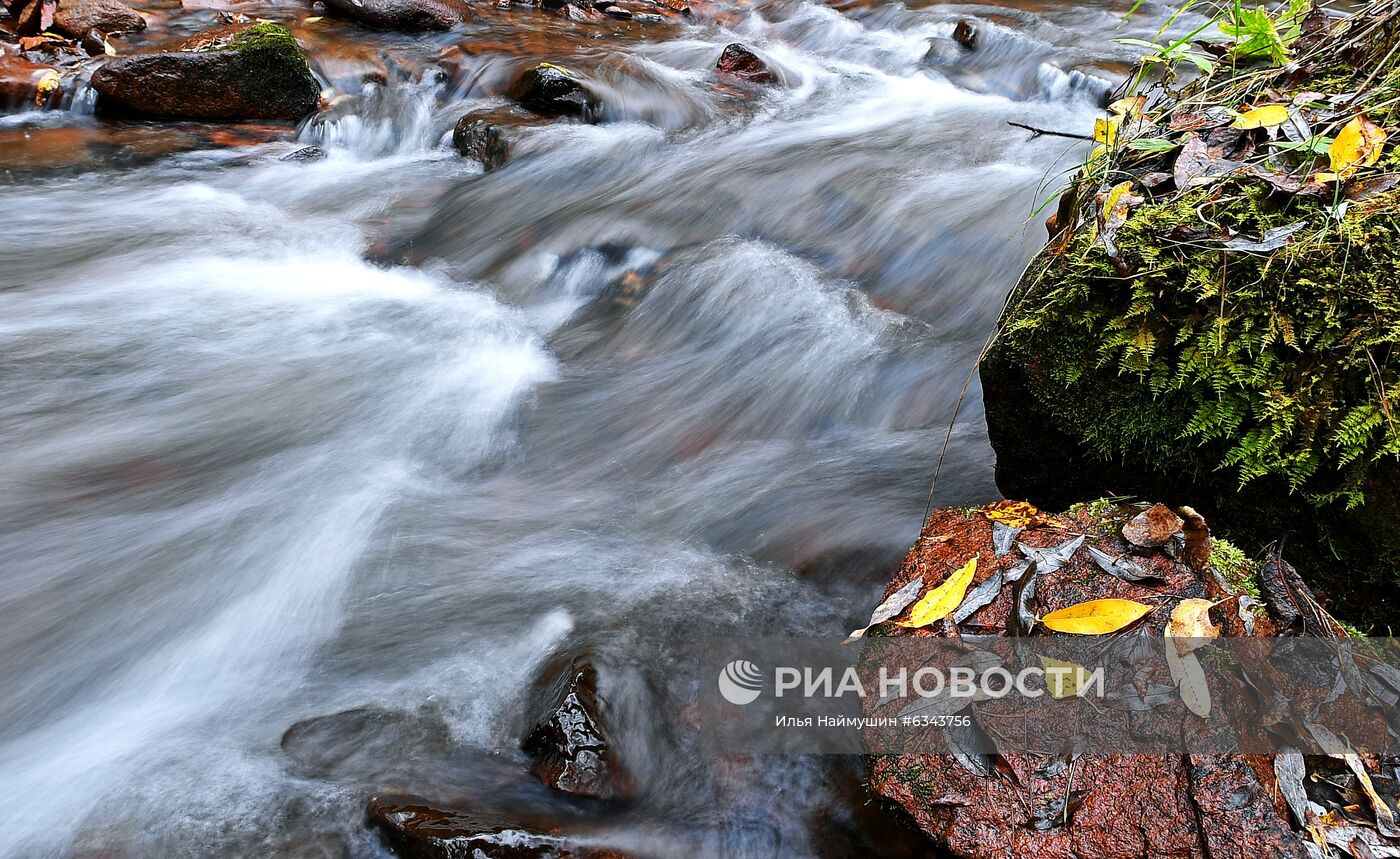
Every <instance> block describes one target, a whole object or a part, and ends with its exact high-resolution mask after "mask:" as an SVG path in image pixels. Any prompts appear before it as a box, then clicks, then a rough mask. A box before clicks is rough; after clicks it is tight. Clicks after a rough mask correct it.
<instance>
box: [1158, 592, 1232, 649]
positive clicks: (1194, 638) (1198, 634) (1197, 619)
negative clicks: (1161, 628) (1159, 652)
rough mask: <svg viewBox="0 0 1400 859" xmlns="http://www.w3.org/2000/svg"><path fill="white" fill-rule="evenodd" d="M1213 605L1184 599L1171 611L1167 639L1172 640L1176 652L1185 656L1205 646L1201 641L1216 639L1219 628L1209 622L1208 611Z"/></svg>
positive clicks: (1204, 601) (1203, 601) (1207, 601)
mask: <svg viewBox="0 0 1400 859" xmlns="http://www.w3.org/2000/svg"><path fill="white" fill-rule="evenodd" d="M1214 605H1215V603H1213V602H1211V601H1210V600H1203V599H1185V600H1182V601H1181V602H1179V603H1177V605H1176V608H1174V609H1172V616H1171V620H1168V621H1167V638H1170V639H1173V642H1172V644H1173V646H1174V647H1175V648H1176V652H1177V653H1179V654H1181V655H1182V656H1185V655H1186V654H1188V653H1190V652H1191V651H1193V650H1196V649H1198V648H1200V647H1201V646H1202V645H1204V644H1205V641H1203V640H1202V639H1206V638H1218V637H1219V636H1220V627H1218V626H1216V625H1215V624H1213V623H1211V622H1210V610H1211V608H1212V607H1213V606H1214Z"/></svg>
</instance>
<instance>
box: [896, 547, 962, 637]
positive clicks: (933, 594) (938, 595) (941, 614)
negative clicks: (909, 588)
mask: <svg viewBox="0 0 1400 859" xmlns="http://www.w3.org/2000/svg"><path fill="white" fill-rule="evenodd" d="M976 573H977V558H976V557H973V559H972V560H970V561H968V562H967V563H966V564H963V566H962V569H960V570H958V571H957V572H956V573H953V574H952V575H951V576H949V577H948V579H947V580H946V581H945V582H943V584H941V585H939V586H938V587H936V588H934V589H933V590H931V591H929V592H928V593H926V594H924V597H923V599H921V600H919V601H918V602H916V603H914V607H913V608H912V609H910V610H909V619H908V620H902V621H900V622H899V625H900V626H907V627H910V628H915V627H920V626H928V625H929V624H931V623H934V622H936V621H940V620H942V619H943V618H945V617H947V616H948V615H949V614H951V613H952V611H953V609H955V608H957V607H958V606H960V605H962V601H963V597H965V596H967V586H968V585H970V584H972V577H973V576H974V575H976Z"/></svg>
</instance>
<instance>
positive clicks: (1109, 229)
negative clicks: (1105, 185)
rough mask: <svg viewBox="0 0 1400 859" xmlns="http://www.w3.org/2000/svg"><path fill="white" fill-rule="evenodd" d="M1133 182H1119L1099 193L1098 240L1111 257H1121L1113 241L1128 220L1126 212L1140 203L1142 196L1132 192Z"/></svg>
mask: <svg viewBox="0 0 1400 859" xmlns="http://www.w3.org/2000/svg"><path fill="white" fill-rule="evenodd" d="M1132 191H1133V183H1132V182H1131V181H1128V182H1119V183H1118V184H1117V185H1114V186H1113V187H1112V188H1109V189H1108V191H1106V192H1104V193H1103V194H1101V195H1099V198H1098V202H1099V241H1100V242H1102V243H1103V246H1104V250H1106V251H1107V252H1108V255H1109V257H1110V258H1112V259H1119V258H1121V256H1122V255H1121V254H1119V253H1118V246H1117V245H1115V244H1114V243H1113V240H1114V238H1115V237H1116V236H1117V235H1118V230H1119V228H1120V227H1122V226H1123V225H1124V224H1125V223H1127V222H1128V212H1129V211H1131V210H1132V208H1133V206H1137V205H1139V204H1141V203H1142V201H1143V198H1142V197H1139V196H1137V195H1136V194H1134V193H1132Z"/></svg>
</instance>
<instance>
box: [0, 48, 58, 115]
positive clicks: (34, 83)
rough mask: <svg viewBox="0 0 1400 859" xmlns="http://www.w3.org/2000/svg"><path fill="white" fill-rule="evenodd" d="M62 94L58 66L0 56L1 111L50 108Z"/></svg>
mask: <svg viewBox="0 0 1400 859" xmlns="http://www.w3.org/2000/svg"><path fill="white" fill-rule="evenodd" d="M61 94H62V87H61V78H60V75H59V73H58V69H56V68H54V67H53V66H48V65H42V64H40V63H31V62H29V61H28V60H26V59H23V58H22V57H14V56H9V55H0V110H16V109H21V108H23V109H33V108H35V107H53V106H56V102H57V100H58V98H59V96H60V95H61Z"/></svg>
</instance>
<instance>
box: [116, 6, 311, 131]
mask: <svg viewBox="0 0 1400 859" xmlns="http://www.w3.org/2000/svg"><path fill="white" fill-rule="evenodd" d="M92 83H93V87H94V88H95V89H96V90H97V91H98V93H99V94H100V95H101V97H102V98H101V101H100V103H99V104H100V106H101V107H102V108H103V109H104V110H113V109H115V110H120V111H125V112H129V113H139V114H144V115H149V116H162V117H170V118H180V119H288V120H295V119H300V118H301V117H303V116H305V115H307V114H308V113H311V112H313V111H314V110H315V109H316V106H317V103H318V102H319V100H320V85H319V84H317V83H316V79H315V77H313V76H312V74H311V70H310V68H308V66H307V63H306V56H305V54H303V53H302V51H301V48H300V47H299V46H298V45H297V42H296V39H294V38H292V34H291V33H289V32H287V30H286V29H285V28H283V27H280V26H278V25H277V24H272V23H269V22H261V23H257V24H251V25H232V26H229V27H222V28H218V29H215V30H210V31H206V32H204V33H200V34H198V35H196V36H194V37H192V38H191V39H189V40H188V41H186V42H185V44H184V45H182V46H181V50H180V51H175V52H167V53H159V54H143V55H138V56H132V57H123V58H121V59H117V60H113V61H112V62H109V63H107V64H106V65H105V66H103V67H102V68H100V69H98V70H97V72H95V73H94V74H93V77H92Z"/></svg>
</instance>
